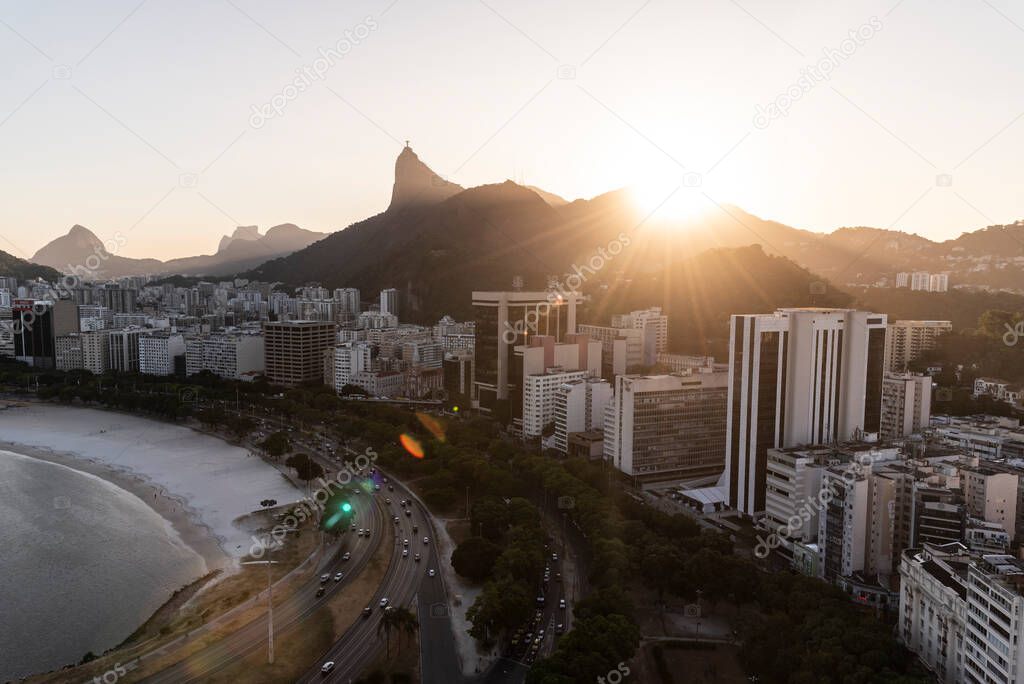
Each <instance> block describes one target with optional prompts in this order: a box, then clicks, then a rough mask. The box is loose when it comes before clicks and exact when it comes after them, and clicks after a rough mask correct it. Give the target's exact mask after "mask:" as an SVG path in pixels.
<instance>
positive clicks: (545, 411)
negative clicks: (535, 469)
mask: <svg viewBox="0 0 1024 684" xmlns="http://www.w3.org/2000/svg"><path fill="white" fill-rule="evenodd" d="M589 376H590V372H589V371H586V370H572V371H567V370H564V369H562V368H559V367H557V366H556V367H553V368H548V369H546V370H545V371H544V372H543V373H535V374H531V375H527V376H526V377H525V378H523V416H522V430H523V436H525V437H539V436H541V434H542V433H543V431H544V428H545V427H547V426H548V425H554V424H555V403H556V396H557V394H558V389H559V388H560V387H561V386H562V385H564V384H565V383H567V382H572V381H574V380H582V379H584V378H587V377H589Z"/></svg>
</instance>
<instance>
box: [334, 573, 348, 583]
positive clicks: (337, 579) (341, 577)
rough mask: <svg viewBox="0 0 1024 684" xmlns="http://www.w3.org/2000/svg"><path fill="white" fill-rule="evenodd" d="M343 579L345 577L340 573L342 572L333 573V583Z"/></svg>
mask: <svg viewBox="0 0 1024 684" xmlns="http://www.w3.org/2000/svg"><path fill="white" fill-rule="evenodd" d="M344 577H345V573H342V572H336V573H334V581H335V582H340V581H341V580H342V579H343V578H344Z"/></svg>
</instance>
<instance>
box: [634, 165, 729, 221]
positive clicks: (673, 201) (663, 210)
mask: <svg viewBox="0 0 1024 684" xmlns="http://www.w3.org/2000/svg"><path fill="white" fill-rule="evenodd" d="M630 192H631V194H632V196H633V201H634V202H635V203H636V205H637V207H638V208H639V209H640V211H642V212H643V213H644V216H646V217H647V218H648V220H649V221H653V222H655V223H663V222H666V221H671V222H675V223H678V222H679V221H685V220H688V219H693V218H696V217H698V216H700V215H701V214H704V213H705V212H707V211H708V208H709V204H710V201H709V200H708V198H707V197H705V196H704V194H703V193H702V192H701V188H700V176H699V175H698V174H696V173H693V174H686V175H684V176H683V177H682V178H665V177H660V176H659V177H657V178H653V177H651V178H643V179H641V180H639V181H637V182H635V183H633V184H631V185H630Z"/></svg>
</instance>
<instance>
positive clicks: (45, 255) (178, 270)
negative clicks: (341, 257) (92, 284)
mask: <svg viewBox="0 0 1024 684" xmlns="http://www.w3.org/2000/svg"><path fill="white" fill-rule="evenodd" d="M325 235H326V233H316V232H313V231H311V230H304V229H302V228H299V227H298V226H296V225H293V224H291V223H285V224H282V225H280V226H274V227H273V228H270V229H269V230H268V231H267V232H266V234H265V235H260V233H259V229H258V228H257V227H256V226H239V227H238V228H237V229H235V232H234V233H233V234H232V235H230V236H228V235H225V236H224V237H222V238H221V240H220V245H219V247H218V249H217V253H216V254H207V255H201V256H195V257H184V258H180V259H171V260H170V261H167V262H162V261H159V260H158V259H131V258H128V257H122V256H117V254H116V253H115V252H116V246H117V245H115V244H114V243H113V242H111V244H110V245H109V247H110V249H108V247H107V246H106V245H104V243H103V241H102V240H100V239H99V238H98V237H96V235H95V234H94V233H93V232H92V231H90V230H89V229H88V228H85V227H83V226H79V225H75V226H73V227H72V228H71V230H70V231H68V233H67V235H63V236H61V237H59V238H57V239H55V240H53V241H51V242H50V243H48V244H47V245H45V246H44V247H43V248H42V249H40V250H39V251H38V252H36V253H35V255H33V257H32V261H34V262H35V263H37V264H43V265H46V266H51V267H53V268H56V269H57V270H59V271H61V272H65V271H72V270H74V271H77V272H79V273H80V274H81V273H82V272H83V269H85V270H86V271H89V272H90V273H91V274H92V277H94V278H97V279H103V278H118V277H122V276H129V275H164V274H181V275H205V276H224V275H230V274H232V273H237V272H239V271H244V270H246V269H250V268H254V267H255V266H258V265H259V264H261V263H263V262H264V261H266V260H268V259H274V258H277V257H280V256H284V255H287V254H290V253H292V252H294V251H296V250H299V249H302V248H303V247H306V246H308V245H311V244H313V243H314V242H316V241H317V240H320V239H321V238H323V237H324V236H325Z"/></svg>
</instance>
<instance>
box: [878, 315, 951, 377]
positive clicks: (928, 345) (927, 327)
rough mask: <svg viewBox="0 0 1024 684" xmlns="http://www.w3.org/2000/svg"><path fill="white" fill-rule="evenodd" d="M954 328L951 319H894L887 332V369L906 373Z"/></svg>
mask: <svg viewBox="0 0 1024 684" xmlns="http://www.w3.org/2000/svg"><path fill="white" fill-rule="evenodd" d="M952 329H953V323H952V322H951V321H892V322H890V323H889V329H888V331H887V332H886V340H885V369H886V370H888V371H890V372H893V373H904V372H906V370H907V368H908V366H909V365H910V363H911V362H913V361H917V360H918V359H920V358H921V356H922V355H923V354H924V352H926V351H928V350H929V349H934V348H935V343H936V340H937V339H938V338H939V336H940V335H944V334H946V333H948V332H950V331H951V330H952Z"/></svg>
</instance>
